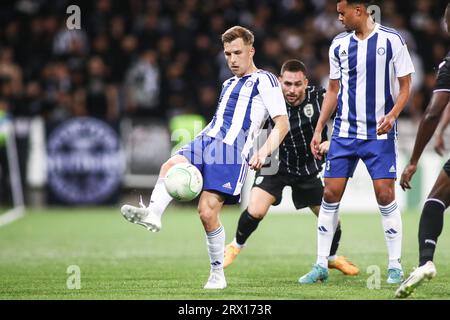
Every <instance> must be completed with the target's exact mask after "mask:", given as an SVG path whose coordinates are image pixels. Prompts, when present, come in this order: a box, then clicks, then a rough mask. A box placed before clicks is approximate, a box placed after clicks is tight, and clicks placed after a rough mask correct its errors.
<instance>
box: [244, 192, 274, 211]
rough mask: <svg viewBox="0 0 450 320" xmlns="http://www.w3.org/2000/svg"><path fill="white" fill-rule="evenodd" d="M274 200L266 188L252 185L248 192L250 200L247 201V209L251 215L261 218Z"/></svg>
mask: <svg viewBox="0 0 450 320" xmlns="http://www.w3.org/2000/svg"><path fill="white" fill-rule="evenodd" d="M275 200H276V199H275V197H274V196H273V195H272V194H270V193H269V192H267V191H266V190H263V189H261V188H260V187H253V188H252V190H251V192H250V201H249V203H248V208H247V211H248V212H249V213H250V215H251V216H252V217H254V218H257V219H262V218H264V216H265V215H266V214H267V211H269V208H270V206H271V205H272V204H273V203H274V202H275Z"/></svg>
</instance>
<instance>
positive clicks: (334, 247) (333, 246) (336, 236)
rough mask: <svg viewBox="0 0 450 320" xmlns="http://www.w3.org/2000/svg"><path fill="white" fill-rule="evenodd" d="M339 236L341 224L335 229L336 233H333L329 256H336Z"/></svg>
mask: <svg viewBox="0 0 450 320" xmlns="http://www.w3.org/2000/svg"><path fill="white" fill-rule="evenodd" d="M341 234H342V230H341V223H340V222H339V223H338V225H337V227H336V231H335V232H334V237H333V242H332V243H331V248H330V256H334V255H335V254H336V251H337V249H338V247H339V241H340V240H341Z"/></svg>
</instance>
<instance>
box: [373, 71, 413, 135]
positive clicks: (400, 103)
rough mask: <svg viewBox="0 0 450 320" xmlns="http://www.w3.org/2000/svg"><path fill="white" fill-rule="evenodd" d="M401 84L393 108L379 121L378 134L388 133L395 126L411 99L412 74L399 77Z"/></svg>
mask: <svg viewBox="0 0 450 320" xmlns="http://www.w3.org/2000/svg"><path fill="white" fill-rule="evenodd" d="M398 82H399V84H400V92H399V94H398V97H397V101H395V104H394V106H393V107H392V110H391V111H390V112H389V113H388V114H386V115H385V116H384V117H382V118H381V119H380V121H379V122H378V128H377V135H382V134H386V133H388V132H389V131H391V129H392V128H393V127H394V123H395V120H397V118H398V116H399V115H400V113H401V112H402V110H403V109H404V108H405V106H406V103H407V102H408V99H409V94H410V87H411V74H409V75H406V76H404V77H400V78H398Z"/></svg>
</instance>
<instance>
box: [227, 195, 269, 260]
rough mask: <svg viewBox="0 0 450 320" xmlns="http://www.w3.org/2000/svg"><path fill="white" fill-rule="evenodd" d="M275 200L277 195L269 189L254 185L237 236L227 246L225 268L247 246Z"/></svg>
mask: <svg viewBox="0 0 450 320" xmlns="http://www.w3.org/2000/svg"><path fill="white" fill-rule="evenodd" d="M274 202H275V197H274V196H273V195H271V194H270V193H268V192H267V191H265V190H263V189H261V188H259V187H253V188H252V190H251V192H250V201H249V204H248V207H247V209H245V210H244V211H243V212H242V214H241V217H240V218H239V222H238V226H237V229H236V236H235V238H234V239H233V241H232V242H231V243H230V244H228V245H227V246H226V248H225V260H224V268H226V267H228V266H229V265H230V264H231V263H233V261H234V260H235V259H236V257H237V255H238V254H239V253H240V252H241V249H242V248H243V247H244V246H245V243H246V241H247V239H248V238H249V237H250V235H251V234H252V233H253V231H255V230H256V228H257V227H258V225H259V223H260V222H261V220H262V219H264V217H265V216H266V214H267V211H269V208H270V206H271V205H272V204H273V203H274Z"/></svg>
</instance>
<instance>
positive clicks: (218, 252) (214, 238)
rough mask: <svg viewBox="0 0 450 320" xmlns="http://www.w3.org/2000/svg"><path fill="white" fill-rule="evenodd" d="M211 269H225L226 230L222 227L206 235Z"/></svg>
mask: <svg viewBox="0 0 450 320" xmlns="http://www.w3.org/2000/svg"><path fill="white" fill-rule="evenodd" d="M206 245H207V246H208V255H209V261H210V263H211V269H212V270H214V269H223V255H224V251H225V229H224V228H223V226H222V225H221V226H220V227H219V228H217V229H216V230H214V231H211V232H207V233H206Z"/></svg>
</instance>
